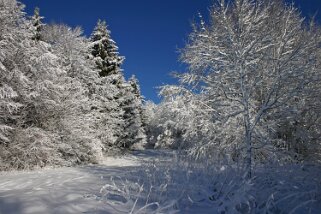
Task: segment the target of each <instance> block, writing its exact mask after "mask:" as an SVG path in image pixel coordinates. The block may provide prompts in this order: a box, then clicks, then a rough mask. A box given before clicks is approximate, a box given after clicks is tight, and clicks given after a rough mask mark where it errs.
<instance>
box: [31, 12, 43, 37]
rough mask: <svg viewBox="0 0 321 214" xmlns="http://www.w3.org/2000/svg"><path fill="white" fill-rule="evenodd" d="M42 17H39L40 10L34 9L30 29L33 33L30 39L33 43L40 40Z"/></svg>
mask: <svg viewBox="0 0 321 214" xmlns="http://www.w3.org/2000/svg"><path fill="white" fill-rule="evenodd" d="M43 18H44V17H42V16H40V9H39V8H38V7H36V8H35V10H34V14H33V16H32V17H31V20H32V23H31V24H32V29H31V31H32V32H33V36H32V39H33V40H35V41H39V40H41V39H42V33H41V31H42V29H43V26H44V24H43V23H42V19H43Z"/></svg>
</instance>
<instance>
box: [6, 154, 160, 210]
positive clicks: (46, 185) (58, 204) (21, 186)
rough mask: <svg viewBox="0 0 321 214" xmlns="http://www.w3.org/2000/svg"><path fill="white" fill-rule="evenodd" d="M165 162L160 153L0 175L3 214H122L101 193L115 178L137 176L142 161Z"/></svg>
mask: <svg viewBox="0 0 321 214" xmlns="http://www.w3.org/2000/svg"><path fill="white" fill-rule="evenodd" d="M158 158H163V156H162V155H161V154H158V153H152V152H150V153H148V152H146V153H144V154H135V155H126V156H123V157H120V158H113V157H108V158H106V159H105V161H104V162H103V164H102V165H92V166H83V167H68V168H67V167H65V168H58V169H43V170H37V171H32V172H0V213H1V214H20V213H21V214H37V213H39V214H44V213H48V214H51V213H57V214H58V213H59V214H60V213H61V214H68V213H118V211H115V209H114V208H112V207H111V206H110V205H109V204H108V203H105V201H104V200H101V196H100V189H101V188H102V187H103V186H104V185H105V184H106V183H108V182H109V181H110V178H111V177H113V176H114V177H117V176H118V177H122V176H125V175H126V176H127V174H128V172H135V171H136V170H137V167H138V166H139V165H140V163H141V162H142V160H149V159H154V160H157V159H158Z"/></svg>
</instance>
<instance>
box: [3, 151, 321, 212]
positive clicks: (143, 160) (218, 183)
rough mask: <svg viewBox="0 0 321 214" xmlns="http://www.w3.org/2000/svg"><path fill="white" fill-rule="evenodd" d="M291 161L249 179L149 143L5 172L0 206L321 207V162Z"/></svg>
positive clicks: (56, 208)
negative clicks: (89, 160) (101, 156)
mask: <svg viewBox="0 0 321 214" xmlns="http://www.w3.org/2000/svg"><path fill="white" fill-rule="evenodd" d="M283 168H285V167H283ZM289 169H290V170H286V171H283V170H282V169H281V170H280V171H275V169H274V168H273V169H272V168H271V169H267V168H266V167H265V168H264V170H261V171H260V169H258V170H257V172H256V174H255V175H254V178H253V179H252V180H251V181H245V180H242V178H241V177H240V176H239V174H238V172H237V170H235V169H232V168H231V167H228V166H226V167H220V168H218V169H217V171H215V172H213V173H212V174H211V173H206V168H205V171H204V167H202V166H200V165H197V164H196V165H195V164H194V165H189V164H187V163H185V162H184V161H183V162H182V161H178V160H177V156H176V155H175V153H174V152H169V151H151V150H146V151H139V152H133V153H132V154H130V155H125V156H122V157H119V158H113V157H108V158H106V159H105V161H104V163H103V164H101V165H89V166H79V167H63V168H56V169H40V170H36V171H30V172H1V173H0V214H76V213H87V214H88V213H90V214H93V213H98V214H109V213H111V214H118V213H132V214H142V213H148V214H149V213H152V214H153V213H154V214H156V213H166V214H167V213H169V214H171V213H191V214H194V213H199V214H202V213H204V214H207V213H291V212H292V213H320V212H319V211H320V210H321V188H320V187H321V180H320V175H321V173H320V172H321V170H320V168H318V167H314V166H313V167H312V166H304V167H303V168H302V167H301V168H294V167H293V166H291V167H289ZM316 169H318V170H316ZM261 172H262V174H261ZM285 172H286V173H285ZM298 175H299V176H298Z"/></svg>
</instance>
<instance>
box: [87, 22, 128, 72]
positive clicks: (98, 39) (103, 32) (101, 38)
mask: <svg viewBox="0 0 321 214" xmlns="http://www.w3.org/2000/svg"><path fill="white" fill-rule="evenodd" d="M91 42H92V45H91V48H92V50H91V53H92V55H93V57H94V59H95V62H96V65H97V68H98V69H99V70H100V71H99V75H100V76H101V77H106V76H108V75H110V74H118V73H119V72H120V71H121V69H120V66H121V65H122V63H123V61H124V59H125V58H124V57H122V56H119V53H118V47H117V46H116V43H115V41H114V40H112V39H111V37H110V31H109V30H108V29H107V24H106V22H105V21H101V20H98V23H97V25H96V27H95V29H94V32H93V33H92V35H91Z"/></svg>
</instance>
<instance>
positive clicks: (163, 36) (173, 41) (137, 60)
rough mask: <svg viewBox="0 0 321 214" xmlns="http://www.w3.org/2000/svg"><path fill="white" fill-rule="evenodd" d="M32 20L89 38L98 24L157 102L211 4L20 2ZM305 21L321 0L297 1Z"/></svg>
mask: <svg viewBox="0 0 321 214" xmlns="http://www.w3.org/2000/svg"><path fill="white" fill-rule="evenodd" d="M20 1H21V2H22V3H24V4H25V5H26V12H27V13H28V14H29V15H31V14H32V13H33V10H34V8H35V7H36V6H38V7H39V8H40V13H41V15H42V16H44V17H45V18H46V19H45V22H47V23H50V22H56V23H65V24H68V25H70V26H82V27H83V29H84V31H85V34H86V35H87V36H89V35H90V34H91V32H92V30H93V28H94V26H95V24H96V22H97V20H98V19H104V20H106V21H107V24H108V25H109V29H110V30H111V33H112V38H113V39H114V40H115V41H116V43H117V45H118V47H119V51H120V53H121V55H123V56H125V57H126V61H125V64H124V66H123V68H124V70H125V76H126V78H129V77H130V76H131V75H132V74H135V75H136V77H137V78H138V79H139V81H140V85H141V89H142V94H143V95H144V96H145V97H146V99H148V100H153V101H154V102H158V101H159V98H158V96H157V89H156V88H155V87H157V86H161V85H163V84H171V83H175V82H176V81H175V80H174V79H173V78H171V77H170V76H169V72H171V71H184V70H185V67H184V65H182V64H181V63H179V62H178V61H177V59H178V55H179V54H178V49H179V48H182V47H184V44H185V41H186V39H187V36H188V34H189V32H190V31H191V25H190V24H191V21H192V20H193V19H196V20H197V13H198V12H201V13H202V14H203V15H204V16H205V17H206V15H207V14H208V8H209V7H210V6H211V4H212V2H213V1H212V0H20ZM295 3H296V5H297V6H298V7H299V8H300V9H301V10H302V11H303V14H304V15H305V16H313V15H314V14H315V13H316V12H318V15H317V20H318V21H319V23H320V22H321V0H295Z"/></svg>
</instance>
